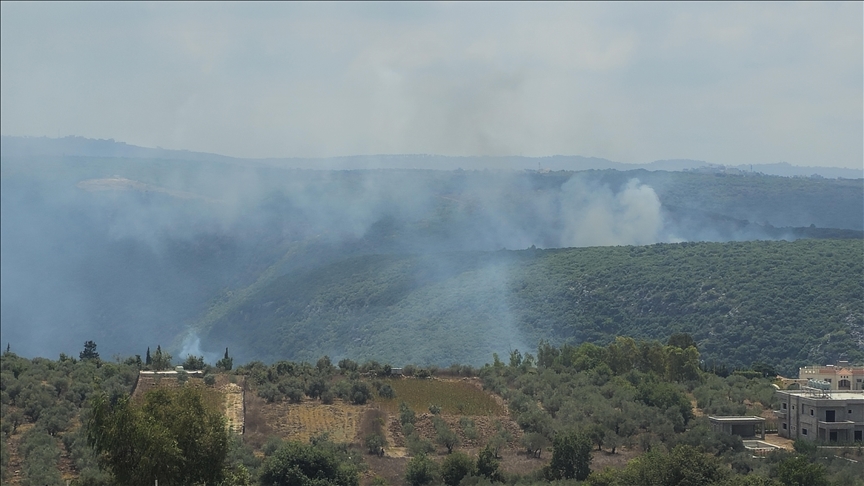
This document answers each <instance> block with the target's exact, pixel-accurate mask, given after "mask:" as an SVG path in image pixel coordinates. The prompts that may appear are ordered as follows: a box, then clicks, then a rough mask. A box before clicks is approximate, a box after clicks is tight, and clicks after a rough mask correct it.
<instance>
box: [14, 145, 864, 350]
mask: <svg viewBox="0 0 864 486" xmlns="http://www.w3.org/2000/svg"><path fill="white" fill-rule="evenodd" d="M4 140H5V138H4ZM4 143H5V141H4ZM193 159H194V158H193ZM0 170H2V177H0V184H2V188H0V189H2V192H0V198H2V206H0V213H2V233H0V238H2V246H0V260H2V265H0V283H2V316H0V319H2V320H0V322H2V331H3V332H2V335H3V338H4V341H6V342H8V343H11V345H12V347H13V348H14V349H15V350H16V352H19V353H21V354H25V355H43V356H52V355H56V354H58V353H60V352H64V353H67V354H70V353H74V352H76V350H77V349H78V348H79V347H80V343H83V342H84V341H85V340H90V339H92V340H95V341H97V342H98V343H99V344H100V346H103V347H104V348H105V349H110V350H111V351H112V352H116V353H120V354H129V353H137V354H141V353H143V351H144V350H145V349H146V347H147V346H151V347H153V346H155V345H156V344H162V345H163V347H164V348H167V349H171V350H172V351H173V352H174V353H180V352H181V350H182V349H183V348H186V351H188V350H192V349H195V346H196V341H195V338H196V337H199V336H197V335H196V334H195V333H196V332H198V331H199V330H200V331H203V332H205V333H206V330H207V329H208V328H209V326H210V325H212V323H213V322H216V321H217V320H218V318H220V316H224V315H226V313H229V312H230V311H231V310H232V309H237V308H240V307H242V303H243V299H244V296H245V295H247V294H252V293H254V292H257V291H259V290H261V289H263V288H265V287H266V286H267V285H270V284H271V283H272V282H274V281H276V280H277V279H279V278H284V277H288V278H291V277H292V276H302V275H304V272H309V271H311V270H313V269H321V268H325V267H326V266H327V265H339V262H342V261H345V260H346V259H349V258H352V257H356V256H361V255H405V254H422V255H428V257H429V258H430V259H431V260H427V263H426V264H424V265H423V267H422V268H418V269H416V272H417V273H416V274H414V275H415V277H416V279H417V281H423V282H426V283H428V282H429V281H430V280H429V279H432V280H434V279H435V278H438V277H435V275H436V272H438V273H439V274H440V275H447V269H446V268H444V267H443V265H444V263H443V262H444V260H441V261H438V260H436V259H435V255H438V254H441V253H444V252H454V251H460V252H463V251H496V250H500V249H502V248H506V249H511V250H512V249H525V248H529V247H532V246H536V247H539V248H559V247H574V246H575V247H578V246H603V245H645V244H651V243H657V242H673V241H687V240H706V239H708V240H715V241H726V240H741V239H757V238H758V239H777V238H793V239H794V238H798V237H802V236H808V235H807V234H805V233H802V232H801V231H802V229H801V228H799V229H794V228H791V226H800V227H803V228H804V229H807V228H806V227H808V226H809V225H810V224H814V225H815V226H816V228H815V229H808V231H810V232H811V233H810V236H819V234H817V233H818V232H819V231H823V233H821V234H822V235H823V236H824V235H825V234H827V233H824V231H827V230H825V229H824V228H826V227H829V228H839V230H831V231H832V232H833V233H830V234H831V235H833V236H835V237H837V236H840V237H850V236H851V237H860V236H859V232H857V230H860V227H861V225H862V222H861V221H862V218H861V214H860V213H861V210H862V209H861V205H860V201H861V197H862V194H861V193H862V188H861V184H860V183H859V182H856V181H827V180H805V179H782V178H766V177H755V178H745V177H739V178H734V179H733V178H717V177H715V176H714V175H710V174H709V175H706V174H696V173H669V172H647V171H629V172H620V171H585V172H548V173H542V172H537V171H532V172H526V171H493V170H482V171H431V170H372V171H315V170H298V169H284V168H279V167H274V166H270V165H266V164H260V163H247V162H239V161H236V160H226V159H224V158H223V159H218V160H216V159H214V160H166V159H143V158H110V157H79V156H66V157H63V156H34V155H29V156H20V155H19V156H15V155H9V154H6V153H5V152H4V156H3V158H2V167H0ZM742 188H743V189H742ZM742 191H744V192H746V193H747V194H745V195H744V196H741V192H742ZM796 203H801V204H804V205H806V206H807V207H806V210H807V212H802V211H799V210H797V209H796V208H795V207H794V204H796ZM837 208H840V210H838V209H837ZM769 221H770V223H769ZM784 226H790V228H785V229H784V228H782V227H784ZM476 272H477V273H476V274H475V275H474V277H472V279H473V280H471V279H469V280H470V281H471V282H474V284H472V285H476V286H477V287H478V288H484V289H487V290H488V289H495V288H499V289H503V288H506V287H507V285H508V278H509V277H508V275H507V272H506V271H505V270H503V267H496V266H494V265H493V266H492V267H488V268H487V267H483V268H477V269H476ZM441 278H443V277H441ZM399 285H402V286H404V287H405V288H406V289H408V288H411V285H412V284H411V283H410V282H402V283H400V284H399ZM424 285H425V284H424ZM445 290H446V289H441V292H445ZM463 291H464V292H467V293H468V294H466V295H458V296H453V298H452V299H450V302H451V303H452V305H451V307H454V308H455V307H458V306H471V305H482V306H490V307H489V309H493V308H494V309H496V310H495V311H494V312H493V311H492V310H490V313H491V314H490V316H491V315H492V314H494V315H495V316H501V315H504V316H506V315H507V313H508V311H507V309H506V306H507V303H506V302H505V301H503V300H502V301H499V302H498V303H495V302H487V300H488V299H489V298H490V297H489V296H492V295H495V293H494V292H492V293H490V292H488V291H484V292H477V293H475V294H473V295H472V294H471V292H472V290H471V289H469V288H466V289H463ZM368 298H369V304H368V305H369V306H372V307H374V306H375V305H378V306H385V307H386V306H390V305H392V304H393V303H392V302H377V303H376V301H375V297H374V296H369V297H368ZM478 299H483V301H482V302H481V300H478ZM444 301H446V300H444ZM442 302H443V301H442ZM322 305H325V304H322ZM326 305H329V306H333V308H334V309H337V310H338V308H339V305H342V304H340V303H339V302H329V303H326ZM410 308H411V306H407V307H405V306H403V307H399V308H390V307H388V308H387V312H388V313H394V312H395V313H399V315H401V316H402V317H401V319H403V320H404V321H406V322H415V323H419V322H423V321H424V319H427V318H428V317H429V316H427V318H424V317H423V316H414V315H411V312H410ZM446 308H447V306H446V305H445V306H444V309H446ZM256 312H258V311H256ZM442 312H446V310H442ZM370 316H371V314H370ZM284 318H285V319H288V320H290V319H291V316H285V317H284ZM372 318H373V317H370V319H372ZM490 319H491V318H490ZM496 319H497V317H496ZM427 320H428V319H427ZM430 322H431V321H430ZM254 325H256V323H255V322H254V320H253V321H242V322H237V323H236V327H237V329H238V331H239V332H242V330H243V329H244V327H245V326H254ZM417 325H419V324H417ZM484 325H488V326H493V325H495V326H500V330H501V333H500V334H501V336H504V335H505V334H506V338H504V337H502V338H501V340H499V341H496V342H494V343H491V344H490V347H489V349H490V350H494V349H498V350H500V349H501V347H507V346H513V345H518V346H521V347H523V348H524V347H525V346H533V344H535V343H533V342H532V340H533V337H532V338H531V339H528V338H527V337H525V336H522V335H520V331H519V329H518V328H517V326H515V325H513V324H512V322H511V323H510V324H508V321H507V319H506V318H505V319H504V320H503V321H502V322H498V323H495V322H493V320H490V321H489V322H488V323H487V324H484ZM355 327H356V333H357V335H356V337H355V338H352V339H359V341H357V342H362V341H363V339H364V336H363V323H361V322H358V323H356V326H355ZM190 329H191V330H192V332H191V333H190ZM505 329H506V330H507V331H506V332H504V330H505ZM322 332H326V330H322ZM394 332H395V331H394ZM406 332H408V331H406ZM418 332H419V331H418V329H417V328H415V329H413V330H412V331H410V333H409V334H410V335H418ZM493 334H494V333H493ZM184 342H185V345H184ZM230 344H231V343H230V342H214V341H213V340H212V339H211V340H209V341H207V340H205V344H204V345H203V346H204V349H203V350H202V352H214V350H217V349H219V348H223V349H224V346H226V345H230ZM208 346H209V347H208ZM326 351H327V352H329V353H330V354H331V355H332V356H341V355H343V354H345V353H346V352H347V351H346V350H345V349H337V348H333V349H328V350H326ZM504 351H506V349H504ZM247 352H248V353H249V354H248V355H249V356H254V352H255V350H253V349H250V350H247ZM271 357H274V358H275V357H276V356H275V355H271ZM285 357H286V358H291V356H285ZM411 358H412V357H411V356H405V359H411ZM413 358H414V359H417V360H422V359H424V358H423V357H422V356H416V357H413Z"/></svg>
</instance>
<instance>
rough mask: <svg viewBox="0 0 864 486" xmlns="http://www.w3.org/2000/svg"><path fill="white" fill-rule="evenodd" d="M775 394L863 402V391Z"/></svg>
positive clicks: (780, 391)
mask: <svg viewBox="0 0 864 486" xmlns="http://www.w3.org/2000/svg"><path fill="white" fill-rule="evenodd" d="M777 393H785V394H787V395H792V396H796V397H804V398H813V399H816V400H864V390H825V391H824V392H823V391H822V390H816V391H813V390H812V389H809V390H777Z"/></svg>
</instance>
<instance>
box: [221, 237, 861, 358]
mask: <svg viewBox="0 0 864 486" xmlns="http://www.w3.org/2000/svg"><path fill="white" fill-rule="evenodd" d="M862 256H864V241H861V240H834V241H831V240H799V241H796V242H791V243H790V242H763V241H759V242H735V243H683V244H660V245H652V246H645V247H604V248H581V249H561V250H546V251H544V250H524V251H516V252H508V251H500V252H492V253H479V252H478V253H453V254H441V255H434V256H422V257H421V256H410V255H386V256H384V255H381V256H379V255H372V256H362V257H356V258H352V259H349V260H347V261H344V262H340V263H336V264H332V265H330V266H325V267H321V268H317V269H314V270H310V271H307V272H305V273H298V274H291V275H287V276H283V277H280V278H278V279H276V280H274V281H273V282H272V283H271V284H269V285H267V286H266V287H265V288H264V289H262V290H260V291H258V292H256V293H254V294H253V295H250V296H248V297H247V299H246V300H245V301H244V302H243V303H242V304H241V305H239V306H237V307H236V308H234V309H233V310H232V311H230V312H228V313H226V314H224V315H222V316H221V317H219V318H218V319H215V322H214V325H213V327H212V329H211V331H210V334H209V336H207V337H206V338H205V343H213V344H214V345H216V344H217V343H219V342H229V343H231V345H232V346H234V348H233V349H234V350H235V351H236V352H237V353H238V355H239V356H240V357H241V361H242V360H243V359H245V357H249V358H253V357H254V358H258V359H263V360H274V359H285V358H287V359H307V360H313V359H315V358H316V357H317V356H320V355H321V354H325V353H326V354H329V355H331V356H334V357H340V356H349V357H352V358H359V359H366V358H369V359H377V360H379V361H382V362H384V361H390V362H392V363H394V364H396V365H398V364H403V363H407V362H416V363H419V364H425V363H435V364H441V365H447V364H450V363H452V362H462V363H482V362H485V361H488V360H489V359H490V357H491V353H492V352H499V353H506V352H507V351H508V350H509V349H511V348H521V349H522V350H523V351H524V350H526V349H532V348H534V347H535V345H536V343H537V341H538V340H539V339H542V338H545V339H549V340H552V341H553V342H564V341H570V342H581V341H595V342H606V341H609V340H610V339H611V338H612V337H614V336H615V335H631V336H636V337H645V338H657V339H665V338H666V337H668V336H669V335H670V334H671V333H673V332H677V331H686V332H689V333H691V334H693V335H694V337H695V338H696V340H697V341H698V342H699V343H700V348H701V349H702V351H703V357H704V358H705V359H706V360H709V361H710V360H715V361H717V362H718V363H726V364H729V365H741V364H750V363H751V362H752V361H753V360H754V359H762V360H764V361H767V362H769V363H771V364H774V365H776V366H779V367H780V368H781V369H785V370H791V369H793V368H794V367H796V366H799V365H802V364H805V363H808V362H819V361H826V360H834V359H837V358H838V357H840V355H841V354H842V353H846V357H847V358H851V359H860V358H861V357H862V356H864V354H862V348H861V345H860V343H861V339H862V337H864V336H862V334H864V282H862V275H864V265H862ZM856 342H857V344H856Z"/></svg>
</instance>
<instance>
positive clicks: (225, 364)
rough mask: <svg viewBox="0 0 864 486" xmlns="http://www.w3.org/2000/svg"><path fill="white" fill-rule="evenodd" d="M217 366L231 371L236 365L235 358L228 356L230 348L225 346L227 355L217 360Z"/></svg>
mask: <svg viewBox="0 0 864 486" xmlns="http://www.w3.org/2000/svg"><path fill="white" fill-rule="evenodd" d="M216 367H217V368H219V369H220V370H222V371H231V368H233V367H234V358H232V357H230V356H228V348H225V357H223V358H222V359H220V360H219V361H217V362H216Z"/></svg>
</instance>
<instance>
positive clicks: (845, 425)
mask: <svg viewBox="0 0 864 486" xmlns="http://www.w3.org/2000/svg"><path fill="white" fill-rule="evenodd" d="M855 425H860V423H859V422H853V421H851V420H838V421H837V422H825V421H823V420H820V421H819V427H820V428H823V429H835V430H837V429H843V430H852V429H854V428H855Z"/></svg>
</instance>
